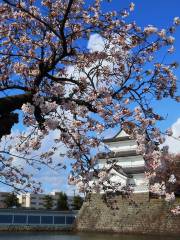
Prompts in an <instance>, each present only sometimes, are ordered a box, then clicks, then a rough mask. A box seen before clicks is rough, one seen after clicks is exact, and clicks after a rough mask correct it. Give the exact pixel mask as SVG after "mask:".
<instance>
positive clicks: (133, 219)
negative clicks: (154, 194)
mask: <svg viewBox="0 0 180 240" xmlns="http://www.w3.org/2000/svg"><path fill="white" fill-rule="evenodd" d="M177 204H180V199H177V200H176V203H175V205H177ZM171 208H172V205H171V204H169V203H167V202H165V201H164V200H162V199H151V200H149V197H148V196H147V195H146V194H137V195H134V197H133V198H131V199H127V198H123V197H122V196H116V197H112V198H111V199H109V200H106V201H104V200H103V199H102V196H100V195H98V194H93V195H91V197H90V199H89V200H88V201H86V202H84V204H83V206H82V208H81V210H80V211H79V214H78V217H77V219H76V228H77V230H79V231H109V232H111V231H112V232H121V233H153V234H156V233H164V234H172V233H173V234H178V235H180V216H174V215H173V214H172V213H171V211H170V209H171Z"/></svg>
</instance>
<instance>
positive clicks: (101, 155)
mask: <svg viewBox="0 0 180 240" xmlns="http://www.w3.org/2000/svg"><path fill="white" fill-rule="evenodd" d="M138 155H139V154H137V153H136V150H130V151H122V152H109V153H99V154H98V159H104V158H106V159H108V158H116V157H127V156H138Z"/></svg>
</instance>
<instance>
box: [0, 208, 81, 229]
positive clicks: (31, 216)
mask: <svg viewBox="0 0 180 240" xmlns="http://www.w3.org/2000/svg"><path fill="white" fill-rule="evenodd" d="M76 215H77V212H71V211H70V212H69V211H68V212H61V211H46V210H44V211H43V210H42V211H39V210H22V209H0V225H36V226H37V225H51V226H52V225H56V226H70V225H73V223H74V220H75V218H76Z"/></svg>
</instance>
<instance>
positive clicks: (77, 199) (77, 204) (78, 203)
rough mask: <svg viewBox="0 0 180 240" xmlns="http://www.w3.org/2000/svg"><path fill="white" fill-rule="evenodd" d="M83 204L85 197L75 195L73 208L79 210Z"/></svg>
mask: <svg viewBox="0 0 180 240" xmlns="http://www.w3.org/2000/svg"><path fill="white" fill-rule="evenodd" d="M82 204H83V198H82V197H81V196H79V195H77V196H74V198H73V209H74V210H79V209H80V208H81V206H82Z"/></svg>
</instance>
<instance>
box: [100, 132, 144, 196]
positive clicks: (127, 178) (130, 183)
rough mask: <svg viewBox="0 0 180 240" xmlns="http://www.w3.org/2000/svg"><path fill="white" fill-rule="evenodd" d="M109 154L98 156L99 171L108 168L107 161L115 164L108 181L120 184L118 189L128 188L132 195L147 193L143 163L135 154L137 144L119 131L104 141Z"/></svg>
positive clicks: (139, 156) (141, 158) (140, 157)
mask: <svg viewBox="0 0 180 240" xmlns="http://www.w3.org/2000/svg"><path fill="white" fill-rule="evenodd" d="M104 144H105V145H106V146H107V147H108V148H109V150H110V152H109V153H102V154H99V158H98V162H99V169H103V168H108V163H107V161H111V162H112V161H114V162H116V167H115V168H112V169H111V170H110V175H109V176H110V181H111V182H113V183H120V189H123V187H130V188H131V189H132V191H133V193H148V192H149V181H148V179H146V177H145V161H144V159H143V157H142V155H139V154H137V152H136V148H137V143H136V141H135V140H133V139H130V137H129V135H128V134H126V133H125V131H123V130H122V131H120V132H119V133H118V134H116V135H115V136H114V137H113V138H109V139H105V140H104Z"/></svg>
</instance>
